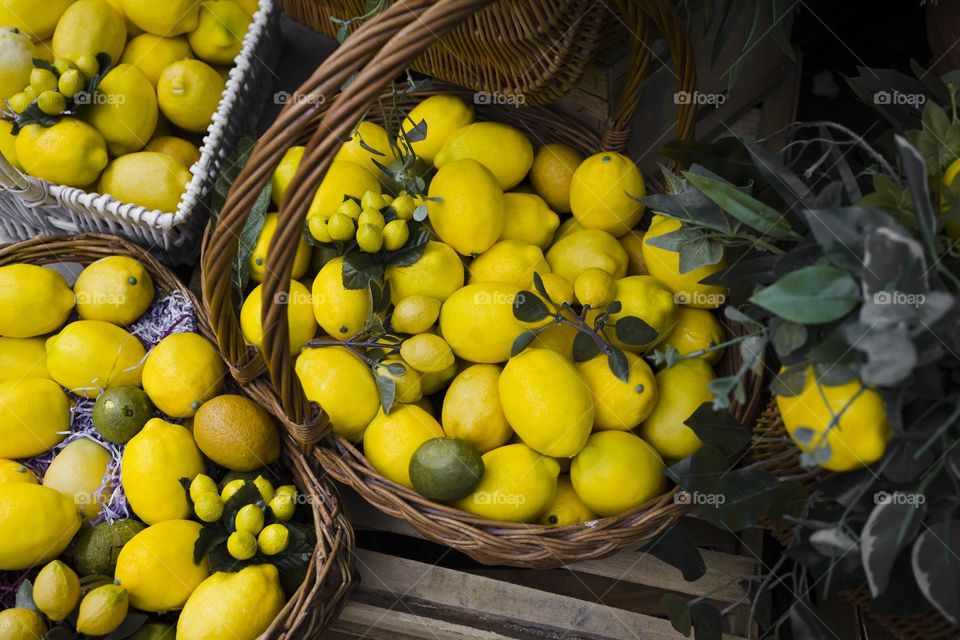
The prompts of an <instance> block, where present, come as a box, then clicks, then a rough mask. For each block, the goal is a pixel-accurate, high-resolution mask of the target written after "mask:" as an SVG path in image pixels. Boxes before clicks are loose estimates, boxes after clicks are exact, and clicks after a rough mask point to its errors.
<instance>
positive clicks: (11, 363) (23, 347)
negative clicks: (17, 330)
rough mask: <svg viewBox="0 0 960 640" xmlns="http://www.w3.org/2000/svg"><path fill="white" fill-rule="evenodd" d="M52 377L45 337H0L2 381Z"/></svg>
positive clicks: (0, 374) (0, 371) (0, 375)
mask: <svg viewBox="0 0 960 640" xmlns="http://www.w3.org/2000/svg"><path fill="white" fill-rule="evenodd" d="M21 378H50V373H49V372H48V371H47V348H46V346H45V340H44V339H43V338H0V382H8V381H10V380H19V379H21Z"/></svg>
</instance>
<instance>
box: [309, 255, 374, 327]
mask: <svg viewBox="0 0 960 640" xmlns="http://www.w3.org/2000/svg"><path fill="white" fill-rule="evenodd" d="M372 305H373V302H372V299H371V296H370V290H369V289H347V288H346V287H345V286H344V285H343V258H334V259H333V260H330V261H329V262H327V264H325V265H323V268H322V269H320V273H318V274H317V277H316V278H314V280H313V313H314V315H315V316H316V318H317V322H318V323H319V325H320V328H322V329H323V330H324V331H325V332H326V333H328V334H329V335H330V336H332V337H333V338H336V339H337V340H346V339H347V338H349V337H350V336H352V335H354V334H356V333H357V332H358V331H360V330H361V329H362V328H363V327H364V325H366V323H367V320H368V319H369V318H370V314H371V313H372V312H373V309H372Z"/></svg>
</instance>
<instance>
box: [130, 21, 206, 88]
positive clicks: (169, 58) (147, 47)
mask: <svg viewBox="0 0 960 640" xmlns="http://www.w3.org/2000/svg"><path fill="white" fill-rule="evenodd" d="M192 57H193V53H192V52H191V51H190V45H189V44H188V43H187V39H186V38H184V37H182V36H178V37H170V38H165V37H163V36H155V35H153V34H152V33H143V34H140V35H139V36H137V37H136V38H133V39H131V40H130V42H128V43H127V48H126V49H124V50H123V57H122V58H120V62H121V63H122V64H131V65H134V66H136V67H137V68H138V69H140V71H142V72H143V74H144V75H145V76H146V77H147V79H148V80H149V81H150V84H152V85H153V86H154V87H156V86H157V83H158V82H160V74H162V73H163V70H164V69H166V68H167V67H168V66H170V65H171V64H173V63H174V62H178V61H180V60H188V59H190V58H192Z"/></svg>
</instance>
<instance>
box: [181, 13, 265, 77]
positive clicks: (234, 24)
mask: <svg viewBox="0 0 960 640" xmlns="http://www.w3.org/2000/svg"><path fill="white" fill-rule="evenodd" d="M251 19H252V18H251V16H250V14H249V13H247V12H246V11H244V10H243V8H241V7H240V5H239V4H237V3H236V2H231V1H230V0H210V1H208V2H202V3H201V4H200V19H199V22H198V24H197V28H196V29H194V30H193V31H191V32H190V35H189V36H187V37H188V39H189V41H190V46H191V47H192V48H193V51H194V53H196V54H197V57H198V58H200V59H201V60H204V61H206V62H209V63H210V64H223V65H229V64H232V63H233V59H234V58H236V57H237V56H238V55H239V54H240V51H241V50H242V49H243V36H244V35H246V33H247V29H248V28H249V27H250V21H251Z"/></svg>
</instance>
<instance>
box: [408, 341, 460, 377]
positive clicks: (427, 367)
mask: <svg viewBox="0 0 960 640" xmlns="http://www.w3.org/2000/svg"><path fill="white" fill-rule="evenodd" d="M400 355H401V356H402V357H403V359H404V361H405V362H407V363H408V364H409V365H410V366H411V367H413V368H414V369H416V370H417V371H419V372H421V373H440V372H441V371H445V370H447V369H449V368H450V367H451V366H452V365H453V364H454V357H453V351H451V350H450V345H449V344H447V341H446V340H444V339H443V338H441V337H440V336H438V335H434V334H432V333H421V334H418V335H415V336H413V337H411V338H407V339H406V340H404V341H403V344H401V345H400Z"/></svg>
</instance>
